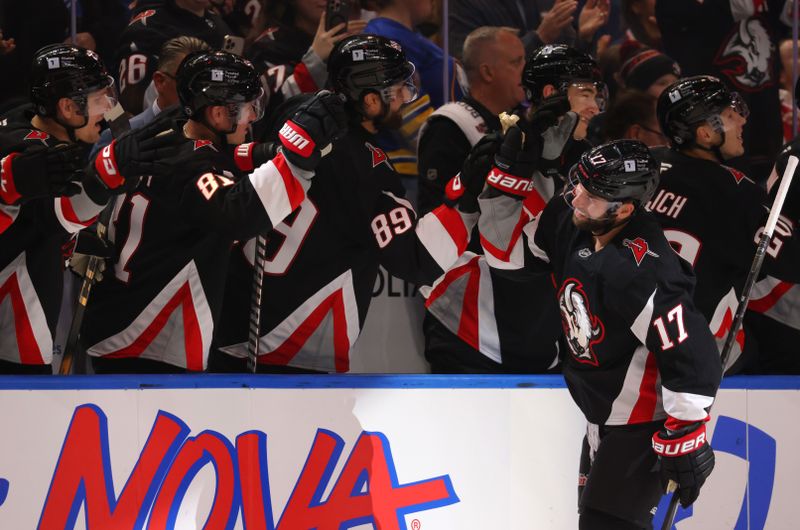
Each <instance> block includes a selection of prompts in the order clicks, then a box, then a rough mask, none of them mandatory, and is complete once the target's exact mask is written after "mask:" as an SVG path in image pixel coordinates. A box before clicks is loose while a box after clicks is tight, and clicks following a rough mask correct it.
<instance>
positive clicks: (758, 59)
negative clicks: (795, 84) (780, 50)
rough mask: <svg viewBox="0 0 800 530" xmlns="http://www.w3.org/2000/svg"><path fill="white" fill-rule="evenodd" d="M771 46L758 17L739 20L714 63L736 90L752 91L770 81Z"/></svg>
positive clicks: (772, 54)
mask: <svg viewBox="0 0 800 530" xmlns="http://www.w3.org/2000/svg"><path fill="white" fill-rule="evenodd" d="M774 51H775V45H774V44H773V42H772V40H771V39H770V37H769V32H768V31H767V28H765V27H764V24H763V22H762V21H761V19H760V18H749V19H747V20H742V21H741V22H739V23H738V24H737V25H736V26H734V29H733V31H731V33H730V35H729V36H728V40H727V41H726V42H725V43H724V45H723V46H722V47H721V48H720V51H719V52H718V53H717V57H716V58H715V59H714V64H715V65H716V66H717V67H719V68H720V70H721V71H722V73H723V74H725V75H726V76H727V77H728V79H730V80H731V82H732V83H734V84H735V85H736V86H737V87H738V88H739V89H740V90H744V91H746V92H754V91H757V90H759V89H760V88H761V87H764V86H769V85H771V84H772V83H773V82H774V79H773V73H772V72H773V68H772V60H773V59H772V58H773V56H774V55H775V54H774Z"/></svg>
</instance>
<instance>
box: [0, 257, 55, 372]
mask: <svg viewBox="0 0 800 530" xmlns="http://www.w3.org/2000/svg"><path fill="white" fill-rule="evenodd" d="M0 359H3V360H5V361H10V362H14V363H24V364H50V363H51V362H53V337H52V336H51V335H50V329H49V328H48V326H47V319H46V318H45V315H44V309H42V304H41V303H40V301H39V298H38V296H37V295H36V289H34V288H33V283H32V282H31V277H30V275H29V274H28V268H27V266H26V263H25V253H24V252H23V253H21V254H20V255H19V256H17V257H16V258H15V259H14V260H13V261H12V262H11V263H9V264H8V265H6V267H5V268H4V269H3V270H2V271H0Z"/></svg>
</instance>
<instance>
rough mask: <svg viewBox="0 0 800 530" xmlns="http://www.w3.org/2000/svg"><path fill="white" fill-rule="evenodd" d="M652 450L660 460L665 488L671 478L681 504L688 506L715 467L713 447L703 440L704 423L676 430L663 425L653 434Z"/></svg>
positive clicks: (704, 435)
mask: <svg viewBox="0 0 800 530" xmlns="http://www.w3.org/2000/svg"><path fill="white" fill-rule="evenodd" d="M653 450H654V451H655V452H656V454H657V455H658V456H659V460H660V461H661V484H662V486H663V487H664V489H665V491H666V488H667V484H668V483H669V481H670V480H672V481H674V482H675V483H677V485H678V493H677V494H678V495H679V496H680V500H681V506H683V507H684V508H687V507H689V506H690V505H691V504H692V503H693V502H694V501H696V500H697V497H698V496H699V495H700V488H701V487H703V484H704V483H705V481H706V479H707V478H708V477H709V475H711V472H712V471H713V470H714V450H713V449H711V444H709V443H708V440H706V425H705V423H704V422H696V423H691V424H689V425H686V426H684V427H682V428H680V429H677V430H671V429H668V428H666V427H664V428H663V429H662V430H660V431H659V432H657V433H655V434H654V435H653Z"/></svg>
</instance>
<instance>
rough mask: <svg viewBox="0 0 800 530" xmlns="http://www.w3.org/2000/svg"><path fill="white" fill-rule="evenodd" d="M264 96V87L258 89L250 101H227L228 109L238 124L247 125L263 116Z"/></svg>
mask: <svg viewBox="0 0 800 530" xmlns="http://www.w3.org/2000/svg"><path fill="white" fill-rule="evenodd" d="M265 101H266V98H265V97H264V89H263V88H262V89H259V93H258V95H257V96H256V97H255V98H254V99H251V100H250V101H244V102H242V103H229V104H228V111H229V112H230V115H231V117H232V118H233V120H234V121H235V123H237V124H238V125H248V124H250V123H253V122H256V121H258V120H260V119H261V118H263V117H264V109H265V107H266V105H265Z"/></svg>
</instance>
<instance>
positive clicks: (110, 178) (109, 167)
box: [94, 140, 125, 190]
mask: <svg viewBox="0 0 800 530" xmlns="http://www.w3.org/2000/svg"><path fill="white" fill-rule="evenodd" d="M116 142H117V141H116V140H114V141H112V142H111V143H110V144H108V145H107V146H105V147H104V148H103V149H102V150H101V151H100V153H99V154H98V155H97V157H95V159H94V169H95V171H96V172H97V175H98V176H99V177H100V180H101V181H102V182H103V184H104V185H105V186H106V187H107V188H108V189H109V190H113V189H115V188H119V187H120V186H122V185H123V184H124V183H125V177H123V176H122V175H121V174H120V172H119V167H118V166H117V159H116V157H115V156H114V145H115V144H116Z"/></svg>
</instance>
